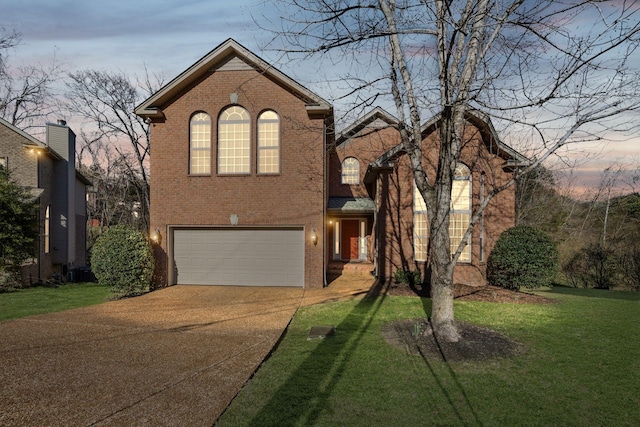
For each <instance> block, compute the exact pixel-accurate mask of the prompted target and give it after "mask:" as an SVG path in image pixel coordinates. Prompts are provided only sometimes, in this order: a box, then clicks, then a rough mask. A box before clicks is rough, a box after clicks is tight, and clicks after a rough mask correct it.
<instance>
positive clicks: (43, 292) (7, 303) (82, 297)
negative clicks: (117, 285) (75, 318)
mask: <svg viewBox="0 0 640 427" xmlns="http://www.w3.org/2000/svg"><path fill="white" fill-rule="evenodd" d="M109 296H110V292H109V287H108V286H101V285H98V284H97V283H68V284H66V285H62V286H59V287H57V288H49V287H42V286H39V287H34V288H25V289H20V290H18V291H16V292H9V293H0V321H3V320H9V319H17V318H19V317H25V316H31V315H34V314H44V313H52V312H55V311H63V310H68V309H70V308H77V307H84V306H87V305H94V304H100V303H102V302H105V301H107V299H108V298H109Z"/></svg>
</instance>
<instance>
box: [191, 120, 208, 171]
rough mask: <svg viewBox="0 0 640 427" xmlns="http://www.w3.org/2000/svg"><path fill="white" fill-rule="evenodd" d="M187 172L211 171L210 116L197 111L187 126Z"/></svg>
mask: <svg viewBox="0 0 640 427" xmlns="http://www.w3.org/2000/svg"><path fill="white" fill-rule="evenodd" d="M189 173H190V174H192V175H208V174H210V173H211V117H209V115H208V114H206V113H197V114H194V115H193V117H191V124H190V127H189Z"/></svg>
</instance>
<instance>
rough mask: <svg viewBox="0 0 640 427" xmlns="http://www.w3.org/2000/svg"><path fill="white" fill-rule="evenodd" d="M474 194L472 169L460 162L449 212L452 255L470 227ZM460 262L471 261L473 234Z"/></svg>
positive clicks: (452, 189)
mask: <svg viewBox="0 0 640 427" xmlns="http://www.w3.org/2000/svg"><path fill="white" fill-rule="evenodd" d="M472 194H473V193H472V191H471V170H470V169H469V167H467V165H465V164H464V163H458V164H457V165H456V169H455V174H454V177H453V183H452V188H451V210H450V213H449V245H450V246H449V247H450V251H451V254H452V255H453V254H454V253H455V252H456V250H458V246H459V245H460V242H461V241H462V238H463V237H464V234H465V232H466V231H467V228H469V222H470V221H471V198H472ZM461 198H462V200H461ZM458 262H464V263H469V262H471V236H469V241H468V242H467V245H466V246H465V248H464V249H463V250H462V253H460V258H458Z"/></svg>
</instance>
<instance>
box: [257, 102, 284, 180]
mask: <svg viewBox="0 0 640 427" xmlns="http://www.w3.org/2000/svg"><path fill="white" fill-rule="evenodd" d="M258 173H265V174H266V173H280V118H279V117H278V115H277V114H276V113H275V112H274V111H265V112H264V113H262V114H260V117H258Z"/></svg>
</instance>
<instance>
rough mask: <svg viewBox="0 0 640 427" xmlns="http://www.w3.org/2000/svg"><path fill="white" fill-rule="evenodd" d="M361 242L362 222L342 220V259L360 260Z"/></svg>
mask: <svg viewBox="0 0 640 427" xmlns="http://www.w3.org/2000/svg"><path fill="white" fill-rule="evenodd" d="M359 240H360V220H357V219H343V220H342V238H341V242H340V246H341V248H342V253H341V255H342V259H344V260H352V259H359V258H360V253H359V251H358V241H359Z"/></svg>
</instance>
